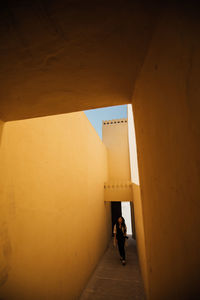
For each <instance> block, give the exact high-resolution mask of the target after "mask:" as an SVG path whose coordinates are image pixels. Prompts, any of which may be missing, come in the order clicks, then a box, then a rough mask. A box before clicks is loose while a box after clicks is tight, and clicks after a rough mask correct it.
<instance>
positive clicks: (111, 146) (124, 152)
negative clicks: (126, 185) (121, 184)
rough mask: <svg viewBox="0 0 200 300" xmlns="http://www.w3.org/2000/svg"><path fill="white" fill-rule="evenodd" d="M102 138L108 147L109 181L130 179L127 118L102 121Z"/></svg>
mask: <svg viewBox="0 0 200 300" xmlns="http://www.w3.org/2000/svg"><path fill="white" fill-rule="evenodd" d="M118 122H120V123H118ZM102 138H103V143H104V144H105V145H106V147H107V149H108V178H109V181H111V182H116V181H122V180H123V181H125V180H127V181H128V180H130V178H131V174H130V161H129V148H128V122H127V119H118V120H111V121H104V122H103V127H102Z"/></svg>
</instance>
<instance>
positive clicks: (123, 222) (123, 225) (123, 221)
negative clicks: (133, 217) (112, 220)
mask: <svg viewBox="0 0 200 300" xmlns="http://www.w3.org/2000/svg"><path fill="white" fill-rule="evenodd" d="M119 218H122V227H124V233H126V224H125V220H124V218H123V217H122V216H119V217H118V218H117V222H116V227H117V230H118V229H119V222H118V219H119Z"/></svg>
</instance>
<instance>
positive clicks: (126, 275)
mask: <svg viewBox="0 0 200 300" xmlns="http://www.w3.org/2000/svg"><path fill="white" fill-rule="evenodd" d="M126 255H127V259H126V261H127V264H126V265H125V266H122V264H121V262H120V260H119V254H118V251H117V249H116V248H114V247H113V243H112V242H111V243H110V245H109V248H108V250H107V251H106V253H105V254H104V256H103V257H102V259H101V260H100V262H99V264H98V266H97V268H96V269H95V271H94V273H93V274H92V276H91V278H90V280H89V282H88V284H87V286H86V287H85V289H84V291H83V293H82V295H81V297H80V300H119V299H120V300H129V299H130V300H135V299H137V300H144V299H145V296H144V290H143V284H142V280H141V274H140V270H139V265H138V258H137V251H136V242H135V240H133V239H132V238H129V239H128V246H127V248H126Z"/></svg>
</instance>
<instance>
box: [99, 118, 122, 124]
mask: <svg viewBox="0 0 200 300" xmlns="http://www.w3.org/2000/svg"><path fill="white" fill-rule="evenodd" d="M127 123H128V119H126V118H124V119H113V120H105V121H102V124H103V125H119V124H127Z"/></svg>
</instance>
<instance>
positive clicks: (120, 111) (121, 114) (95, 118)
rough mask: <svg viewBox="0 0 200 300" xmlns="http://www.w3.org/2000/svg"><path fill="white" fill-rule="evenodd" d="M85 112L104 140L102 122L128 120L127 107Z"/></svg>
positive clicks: (120, 106) (110, 107) (121, 106)
mask: <svg viewBox="0 0 200 300" xmlns="http://www.w3.org/2000/svg"><path fill="white" fill-rule="evenodd" d="M84 112H85V114H86V116H87V118H88V119H89V121H90V122H91V124H92V125H93V127H94V128H95V129H96V131H97V133H98V135H99V136H100V138H101V139H102V121H103V120H112V119H121V118H127V105H118V106H109V107H103V108H97V109H90V110H86V111H84Z"/></svg>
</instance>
